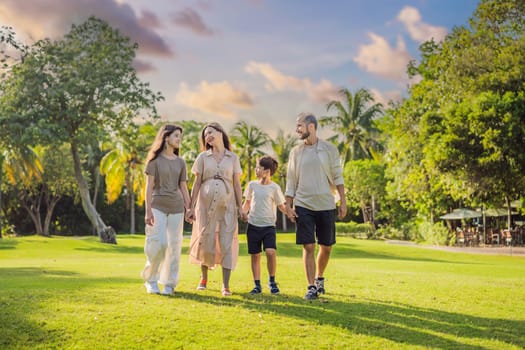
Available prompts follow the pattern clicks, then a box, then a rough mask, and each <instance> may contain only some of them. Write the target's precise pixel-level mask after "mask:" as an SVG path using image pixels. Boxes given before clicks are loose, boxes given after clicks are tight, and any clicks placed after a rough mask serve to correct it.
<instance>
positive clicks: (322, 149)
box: [285, 113, 347, 300]
mask: <svg viewBox="0 0 525 350" xmlns="http://www.w3.org/2000/svg"><path fill="white" fill-rule="evenodd" d="M295 131H296V132H297V134H298V135H299V137H300V139H301V140H302V143H301V144H299V145H298V146H295V147H294V148H293V149H292V151H291V152H290V159H289V161H288V173H287V179H286V193H285V196H286V206H287V213H288V217H289V218H290V220H291V221H293V222H296V223H297V224H296V243H297V244H302V245H303V263H304V270H305V274H306V280H307V283H308V289H307V292H306V295H305V296H304V298H305V299H306V300H314V299H317V297H318V295H319V294H324V293H325V288H324V272H325V269H326V266H327V265H328V260H329V259H330V253H331V251H332V246H333V245H334V244H335V212H336V210H335V209H336V199H335V198H334V195H335V196H337V195H338V196H339V198H340V205H339V208H338V217H339V218H340V219H342V218H344V217H345V216H346V210H347V209H346V199H345V190H344V181H343V176H342V168H341V163H340V160H339V152H338V151H337V149H336V147H335V146H334V145H332V144H331V143H329V142H327V141H324V140H321V139H320V138H318V137H317V119H316V118H315V116H314V115H312V114H309V113H301V114H299V116H298V118H297V124H296V129H295ZM316 241H317V243H318V244H319V253H318V255H317V261H316V258H315V243H316ZM316 272H317V274H316Z"/></svg>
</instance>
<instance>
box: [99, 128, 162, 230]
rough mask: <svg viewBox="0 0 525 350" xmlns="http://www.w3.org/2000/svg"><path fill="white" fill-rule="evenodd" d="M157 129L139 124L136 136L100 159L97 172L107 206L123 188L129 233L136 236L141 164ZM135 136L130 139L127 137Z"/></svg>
mask: <svg viewBox="0 0 525 350" xmlns="http://www.w3.org/2000/svg"><path fill="white" fill-rule="evenodd" d="M156 131H157V130H156V128H155V127H154V126H153V125H151V124H150V123H146V124H144V125H141V126H140V127H139V128H138V130H137V132H136V133H134V132H133V133H130V132H128V136H124V139H122V140H120V141H117V143H116V144H115V145H114V148H112V149H111V150H110V151H109V152H108V153H106V155H104V157H102V159H101V160H100V173H101V174H102V175H105V177H106V178H105V181H106V195H107V198H108V203H110V204H111V203H113V202H114V201H116V200H117V199H118V197H119V196H120V194H121V193H122V190H123V189H126V199H127V201H126V203H127V205H128V206H129V209H130V233H132V234H133V233H135V203H137V204H139V205H140V206H142V204H143V203H144V194H145V191H144V186H145V177H144V173H143V171H144V169H143V168H144V161H145V159H146V156H147V152H148V147H149V146H150V145H151V143H152V142H153V139H154V138H155V133H156ZM130 134H134V137H133V138H131V137H130V136H129V135H130Z"/></svg>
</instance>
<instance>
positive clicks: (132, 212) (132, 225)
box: [129, 187, 135, 234]
mask: <svg viewBox="0 0 525 350" xmlns="http://www.w3.org/2000/svg"><path fill="white" fill-rule="evenodd" d="M130 196H131V203H130V205H129V212H130V224H129V231H130V232H129V233H131V234H135V192H133V187H132V188H131V192H130Z"/></svg>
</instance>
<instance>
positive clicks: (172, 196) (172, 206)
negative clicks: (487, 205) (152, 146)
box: [145, 154, 187, 214]
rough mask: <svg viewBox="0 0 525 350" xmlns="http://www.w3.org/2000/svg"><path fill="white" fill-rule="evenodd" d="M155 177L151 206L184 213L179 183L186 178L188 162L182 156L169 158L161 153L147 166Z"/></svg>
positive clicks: (150, 173)
mask: <svg viewBox="0 0 525 350" xmlns="http://www.w3.org/2000/svg"><path fill="white" fill-rule="evenodd" d="M145 173H146V174H147V175H151V176H153V178H154V181H153V198H152V201H151V207H152V208H155V209H158V210H160V211H162V212H163V213H166V214H177V213H184V199H183V197H182V192H181V190H180V186H179V184H180V183H181V181H187V179H186V176H187V175H186V162H184V159H182V158H180V157H176V158H175V159H168V158H166V157H164V156H163V155H162V154H160V155H159V156H158V157H157V158H155V159H153V160H152V161H150V162H149V163H148V165H147V166H146V171H145Z"/></svg>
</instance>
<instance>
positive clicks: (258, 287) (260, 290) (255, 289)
mask: <svg viewBox="0 0 525 350" xmlns="http://www.w3.org/2000/svg"><path fill="white" fill-rule="evenodd" d="M261 293H262V289H261V287H260V286H255V287H253V289H252V290H251V291H250V294H252V295H253V294H261Z"/></svg>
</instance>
